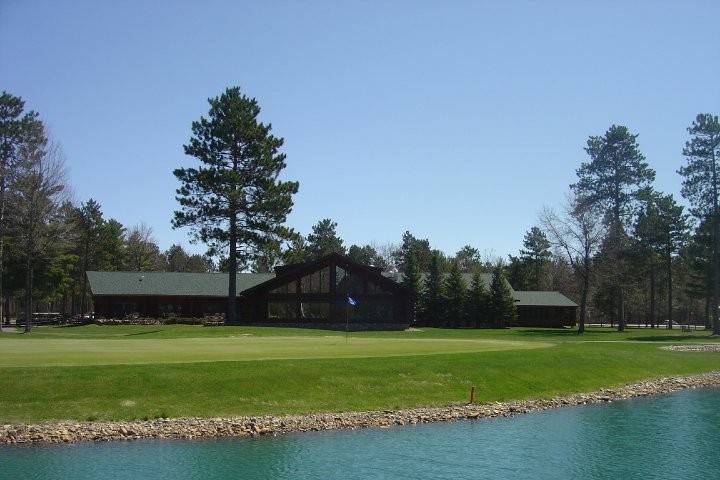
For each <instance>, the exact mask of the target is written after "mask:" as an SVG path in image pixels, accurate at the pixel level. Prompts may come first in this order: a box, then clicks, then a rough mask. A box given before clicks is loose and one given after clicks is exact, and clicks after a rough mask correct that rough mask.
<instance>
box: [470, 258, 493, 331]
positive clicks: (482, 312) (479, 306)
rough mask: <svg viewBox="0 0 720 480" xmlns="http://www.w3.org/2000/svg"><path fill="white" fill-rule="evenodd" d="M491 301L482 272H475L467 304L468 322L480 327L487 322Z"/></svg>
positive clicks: (472, 325)
mask: <svg viewBox="0 0 720 480" xmlns="http://www.w3.org/2000/svg"><path fill="white" fill-rule="evenodd" d="M489 301H490V296H489V294H488V291H487V289H486V288H485V283H484V282H483V280H482V277H481V276H480V273H479V272H475V273H474V274H473V276H472V282H471V283H470V290H469V291H468V298H467V302H466V304H465V309H466V312H467V314H466V315H467V319H468V324H469V325H470V326H471V327H474V328H478V327H479V326H481V325H483V324H485V323H487V316H488V302H489Z"/></svg>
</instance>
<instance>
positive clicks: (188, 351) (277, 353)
mask: <svg viewBox="0 0 720 480" xmlns="http://www.w3.org/2000/svg"><path fill="white" fill-rule="evenodd" d="M0 345H2V356H0V367H8V366H14V367H21V366H61V365H66V366H69V365H110V364H119V363H123V364H139V363H157V364H163V363H193V362H220V361H253V360H277V359H309V358H357V357H394V356H402V355H435V354H442V353H463V352H488V351H498V350H511V349H525V348H543V347H550V346H552V343H546V342H530V341H523V340H494V339H472V340H462V339H403V338H363V337H349V336H348V337H347V338H345V337H343V336H340V335H328V336H313V337H301V336H291V337H280V336H269V337H255V336H252V335H247V336H234V337H220V338H174V339H144V340H130V339H110V340H108V339H97V338H89V339H76V338H73V339H68V338H58V339H55V338H52V339H50V338H38V339H24V338H23V339H9V340H6V341H4V342H2V344H0Z"/></svg>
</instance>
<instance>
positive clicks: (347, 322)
mask: <svg viewBox="0 0 720 480" xmlns="http://www.w3.org/2000/svg"><path fill="white" fill-rule="evenodd" d="M349 310H350V304H349V303H347V301H346V302H345V343H348V331H349V330H350V316H349V314H348V312H349Z"/></svg>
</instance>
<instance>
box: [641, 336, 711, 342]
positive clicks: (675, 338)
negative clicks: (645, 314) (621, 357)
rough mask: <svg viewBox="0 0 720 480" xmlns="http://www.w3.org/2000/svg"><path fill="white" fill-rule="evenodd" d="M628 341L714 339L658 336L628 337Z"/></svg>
mask: <svg viewBox="0 0 720 480" xmlns="http://www.w3.org/2000/svg"><path fill="white" fill-rule="evenodd" d="M627 339H628V340H636V341H638V342H682V341H683V340H696V339H707V340H711V339H712V337H710V336H709V335H708V336H705V335H657V336H650V337H627Z"/></svg>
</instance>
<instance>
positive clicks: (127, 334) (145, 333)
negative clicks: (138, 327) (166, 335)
mask: <svg viewBox="0 0 720 480" xmlns="http://www.w3.org/2000/svg"><path fill="white" fill-rule="evenodd" d="M160 332H162V330H151V331H149V332H135V333H126V334H125V335H124V336H125V337H134V336H137V335H149V334H151V333H160Z"/></svg>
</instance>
